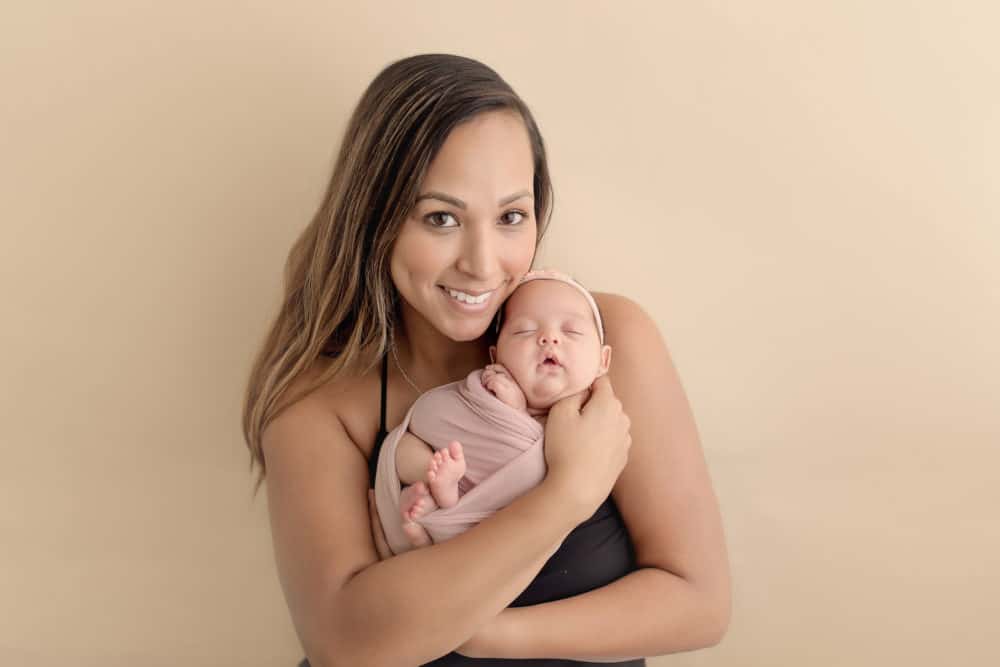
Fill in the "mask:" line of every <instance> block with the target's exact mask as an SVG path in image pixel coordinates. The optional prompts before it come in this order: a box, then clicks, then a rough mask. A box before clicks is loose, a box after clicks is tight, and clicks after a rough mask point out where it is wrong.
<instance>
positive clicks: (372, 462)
mask: <svg viewBox="0 0 1000 667" xmlns="http://www.w3.org/2000/svg"><path fill="white" fill-rule="evenodd" d="M388 380H389V363H388V359H387V356H386V355H383V356H382V390H381V392H382V393H381V398H380V405H379V417H378V435H376V436H375V446H374V447H373V448H372V453H371V456H369V457H368V487H369V488H372V489H374V488H375V471H376V470H378V453H379V452H380V451H381V450H382V441H383V440H385V436H387V435H389V432H388V431H386V430H385V404H386V400H385V393H386V386H387V385H388V384H389V382H388Z"/></svg>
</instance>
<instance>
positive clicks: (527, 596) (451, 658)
mask: <svg viewBox="0 0 1000 667" xmlns="http://www.w3.org/2000/svg"><path fill="white" fill-rule="evenodd" d="M387 372H388V371H387V361H386V358H385V357H383V358H382V396H381V409H380V416H379V430H378V435H377V436H376V437H375V447H374V449H373V450H372V454H371V458H370V459H369V460H368V470H369V485H370V486H371V487H372V488H374V487H375V470H376V468H377V464H378V454H379V451H380V449H381V447H382V441H383V440H385V437H386V435H388V432H387V431H386V428H385V405H386V399H385V394H386V384H387V380H386V378H387ZM634 569H635V553H634V551H633V548H632V543H631V541H630V540H629V537H628V531H627V530H626V529H625V523H624V521H622V517H621V514H620V513H619V512H618V507H617V506H616V505H615V502H614V500H613V499H612V498H611V496H608V498H607V499H606V500H605V501H604V502H603V503H601V505H600V507H598V508H597V511H596V512H594V515H593V516H591V517H590V518H589V519H587V520H586V521H584V522H583V523H581V524H580V525H578V526H577V527H576V528H574V529H573V531H572V532H571V533H570V534H569V535H567V536H566V539H565V540H563V543H562V545H560V547H559V549H558V551H556V552H555V553H554V554H552V557H551V558H549V560H548V561H546V563H545V565H544V566H542V569H541V571H540V572H539V573H538V574H537V575H536V576H535V578H534V580H533V581H532V582H531V583H530V584H528V587H527V588H526V589H524V591H523V592H522V593H521V594H520V595H519V596H518V597H517V599H515V600H514V601H513V602H511V603H510V606H511V607H528V606H531V605H535V604H541V603H543V602H551V601H553V600H561V599H563V598H568V597H572V596H574V595H579V594H581V593H586V592H587V591H592V590H594V589H595V588H600V587H601V586H604V585H606V584H609V583H611V582H612V581H615V580H616V579H620V578H621V577H623V576H625V575H626V574H628V573H629V572H631V571H632V570H634ZM608 613H609V614H610V613H613V611H610V610H609V612H608ZM308 665H309V662H308V661H303V662H301V663H300V664H299V667H308ZM473 665H482V666H484V667H485V666H489V665H497V666H507V665H509V666H510V667H514V666H515V665H516V666H518V667H571V666H574V665H604V666H607V665H618V666H619V667H645V666H646V661H645V660H644V659H641V658H640V659H638V660H629V661H626V662H613V663H609V662H582V661H579V660H555V659H536V660H503V659H499V658H467V657H465V656H464V655H460V654H458V653H455V652H454V651H453V652H451V653H449V654H448V655H445V656H442V657H440V658H438V659H437V660H434V661H432V662H428V663H425V665H424V667H471V666H473Z"/></svg>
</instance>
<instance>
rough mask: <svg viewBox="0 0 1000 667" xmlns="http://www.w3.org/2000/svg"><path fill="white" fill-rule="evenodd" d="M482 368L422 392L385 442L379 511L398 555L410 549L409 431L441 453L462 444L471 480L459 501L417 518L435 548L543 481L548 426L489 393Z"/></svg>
mask: <svg viewBox="0 0 1000 667" xmlns="http://www.w3.org/2000/svg"><path fill="white" fill-rule="evenodd" d="M481 375H482V370H475V371H473V372H472V373H470V374H469V375H468V376H467V377H466V378H465V379H464V380H459V381H458V382H452V383H450V384H446V385H442V386H440V387H435V388H434V389H431V390H429V391H427V392H425V393H423V394H422V395H421V396H420V397H419V398H418V399H417V400H416V402H414V404H413V405H412V406H411V407H410V409H409V411H408V412H407V413H406V417H404V418H403V422H402V423H401V424H400V425H399V426H397V427H396V428H394V429H393V430H392V431H390V432H389V434H388V435H387V436H386V438H385V441H384V442H383V443H382V448H381V451H380V452H379V458H378V464H377V466H378V467H377V469H376V473H375V506H376V508H377V509H378V515H379V519H380V520H381V522H382V528H383V529H384V530H385V536H386V540H387V542H388V543H389V548H390V549H392V552H393V553H394V554H399V553H402V552H404V551H408V550H409V549H411V548H412V547H411V546H410V542H409V540H407V538H406V535H405V533H403V528H402V512H401V510H400V506H399V495H400V492H401V490H402V488H403V485H402V483H401V482H400V480H399V475H398V474H397V473H396V447H397V445H398V444H399V440H400V438H401V437H402V435H403V433H405V432H406V431H407V430H409V431H410V433H412V434H413V435H415V436H417V437H418V438H420V439H421V440H423V441H424V442H426V443H427V444H429V445H430V446H431V447H433V448H434V449H435V450H437V449H444V448H446V447H447V446H448V443H449V442H451V441H452V440H458V441H459V442H460V443H462V451H463V453H464V456H465V462H466V471H465V477H463V478H462V480H461V481H460V482H459V494H460V497H459V499H458V503H457V504H456V505H454V506H453V507H449V508H447V509H443V508H438V509H436V510H434V511H433V512H430V513H428V514H426V515H425V516H423V517H421V518H420V519H418V520H417V523H419V524H420V525H421V526H423V527H424V528H425V529H426V530H427V532H428V533H429V534H430V536H431V539H432V540H434V542H435V543H438V542H442V541H444V540H447V539H449V538H451V537H454V536H455V535H458V534H459V533H462V532H464V531H466V530H468V529H469V528H471V527H472V526H474V525H476V524H477V523H479V522H480V521H482V520H483V519H485V518H486V517H488V516H490V515H491V514H493V513H494V512H496V511H497V510H500V509H502V508H504V507H506V506H507V505H508V504H510V503H511V502H512V501H513V500H514V499H515V498H517V497H518V496H520V495H522V494H523V493H525V492H526V491H528V490H530V489H532V488H533V487H535V486H537V485H538V484H539V483H540V482H541V481H542V480H543V479H544V478H545V472H546V467H545V453H544V450H543V436H544V434H545V429H544V427H543V426H542V425H541V424H540V423H539V422H538V421H537V420H536V419H535V418H533V417H531V416H529V415H528V414H527V413H526V412H522V411H520V410H517V409H515V408H512V407H510V406H509V405H507V404H506V403H504V402H503V401H501V400H500V399H498V398H497V397H496V396H494V395H493V394H491V393H490V392H489V391H487V390H486V388H485V387H483V384H482V380H481V379H480V378H481Z"/></svg>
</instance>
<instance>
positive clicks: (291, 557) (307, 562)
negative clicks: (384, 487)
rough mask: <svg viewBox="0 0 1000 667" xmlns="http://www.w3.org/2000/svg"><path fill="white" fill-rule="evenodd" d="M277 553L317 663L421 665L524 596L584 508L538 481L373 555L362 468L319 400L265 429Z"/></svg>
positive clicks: (326, 666)
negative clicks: (456, 529) (509, 499)
mask: <svg viewBox="0 0 1000 667" xmlns="http://www.w3.org/2000/svg"><path fill="white" fill-rule="evenodd" d="M263 447H264V453H265V456H266V461H267V466H268V477H267V498H268V511H269V514H270V520H271V532H272V539H273V542H274V553H275V560H276V564H277V569H278V575H279V579H280V582H281V586H282V589H283V591H284V594H285V599H286V601H287V603H288V607H289V610H290V612H291V616H292V621H293V624H294V626H295V630H296V632H297V634H298V636H299V640H300V641H301V643H302V645H303V648H304V649H305V652H306V655H307V657H308V658H309V660H310V662H311V663H312V665H314V667H330V666H336V665H352V666H353V665H362V664H363V665H372V666H377V665H397V664H418V663H423V662H427V661H429V660H432V659H434V658H436V657H438V656H441V655H443V654H445V653H447V652H449V651H450V650H452V649H454V648H455V647H456V646H459V645H460V644H461V643H462V642H464V641H466V640H467V639H469V638H470V637H471V636H472V635H473V634H474V633H475V632H476V630H477V629H479V628H480V627H481V626H483V625H485V624H486V623H487V622H489V621H490V620H491V619H493V618H495V617H496V616H497V614H498V613H499V612H500V611H501V610H502V609H504V608H505V607H506V606H507V605H508V604H510V602H512V601H513V600H514V599H515V598H516V597H517V596H518V595H519V594H520V593H521V591H523V590H524V589H525V588H526V587H527V586H528V584H529V583H530V582H531V580H532V579H533V578H534V577H535V575H536V574H537V573H538V571H539V570H540V569H541V568H542V566H543V565H544V564H545V561H546V560H548V558H549V557H550V556H551V555H552V554H553V553H554V552H555V551H556V549H558V547H559V545H560V544H561V542H562V540H563V539H564V538H565V537H566V535H567V534H568V533H569V532H570V531H571V530H572V529H573V528H574V527H575V526H576V525H577V524H578V523H579V522H580V521H582V520H584V519H585V518H586V517H587V516H589V513H588V510H589V512H593V508H592V507H589V508H588V507H581V505H580V503H579V497H580V496H579V494H577V493H575V491H574V492H564V485H563V484H562V483H560V482H559V481H550V480H548V479H546V481H545V482H543V483H542V484H541V485H539V486H538V487H536V488H535V489H533V490H532V491H531V492H529V493H527V494H525V495H524V496H522V497H520V498H518V499H517V500H516V501H514V502H513V503H511V504H510V505H508V506H507V507H506V508H504V509H503V510H501V511H499V512H497V513H496V514H494V515H493V516H492V517H490V518H489V519H488V520H486V521H484V522H482V523H480V524H479V525H477V526H475V527H473V528H472V529H470V530H468V531H466V532H465V533H462V534H461V535H458V536H456V537H454V538H452V539H450V540H448V541H447V542H443V543H441V544H436V545H432V546H429V547H425V548H422V549H415V550H413V551H408V552H406V553H404V554H401V555H399V556H396V557H393V558H390V559H387V560H384V561H379V560H378V555H377V553H376V548H375V545H374V543H373V539H372V533H371V529H370V523H369V522H370V517H369V513H368V504H367V488H368V466H367V461H366V460H365V457H364V455H363V454H362V453H361V451H360V450H359V449H358V447H357V446H356V445H355V444H354V443H353V442H352V441H351V439H350V437H349V436H348V435H347V433H346V431H345V429H344V427H343V425H342V424H341V422H340V420H339V418H337V417H336V415H335V414H333V413H332V411H331V410H330V407H329V405H328V403H326V404H324V403H323V402H322V400H321V399H320V398H318V397H317V395H313V396H310V397H307V398H306V399H303V400H302V401H300V402H298V403H296V404H295V405H293V406H291V407H289V408H288V409H287V410H286V411H284V412H283V413H282V414H281V415H279V416H278V418H276V419H275V420H274V421H273V422H272V423H271V424H269V425H268V428H267V429H266V430H265V432H264V434H263Z"/></svg>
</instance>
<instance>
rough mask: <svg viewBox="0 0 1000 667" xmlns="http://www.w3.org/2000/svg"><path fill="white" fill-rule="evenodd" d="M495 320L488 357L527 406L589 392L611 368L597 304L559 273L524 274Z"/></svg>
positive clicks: (540, 405)
mask: <svg viewBox="0 0 1000 667" xmlns="http://www.w3.org/2000/svg"><path fill="white" fill-rule="evenodd" d="M501 317H502V326H501V328H500V334H499V336H498V338H497V344H496V345H495V346H491V347H490V358H492V359H493V360H494V362H495V363H499V364H502V365H503V366H504V367H505V368H506V369H507V370H508V371H510V374H511V375H512V376H513V377H514V380H515V381H516V382H517V384H518V385H519V386H520V387H521V390H522V391H523V392H524V395H525V398H526V399H527V401H528V406H529V407H531V408H536V409H546V408H548V407H550V406H551V405H552V404H553V403H555V402H556V401H558V400H559V399H561V398H565V397H566V396H571V395H573V394H576V393H579V392H581V391H583V390H585V389H587V388H589V387H590V385H591V384H593V382H594V380H595V379H596V378H598V377H600V376H601V375H604V374H605V373H607V371H608V367H609V366H610V365H611V347H610V346H608V345H605V344H604V325H603V323H602V322H601V315H600V312H599V310H598V308H597V304H596V303H595V302H594V300H593V297H592V296H591V295H590V293H589V292H588V291H587V290H586V289H585V288H584V287H583V286H582V285H580V283H578V282H576V281H575V280H573V279H572V278H570V277H569V276H567V275H565V274H562V273H559V272H556V271H531V272H530V273H528V274H526V275H525V276H524V278H522V279H521V283H520V284H519V285H518V287H517V289H515V290H514V292H513V293H512V294H511V295H510V297H508V299H507V301H506V302H505V303H504V305H503V307H502V310H501Z"/></svg>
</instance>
